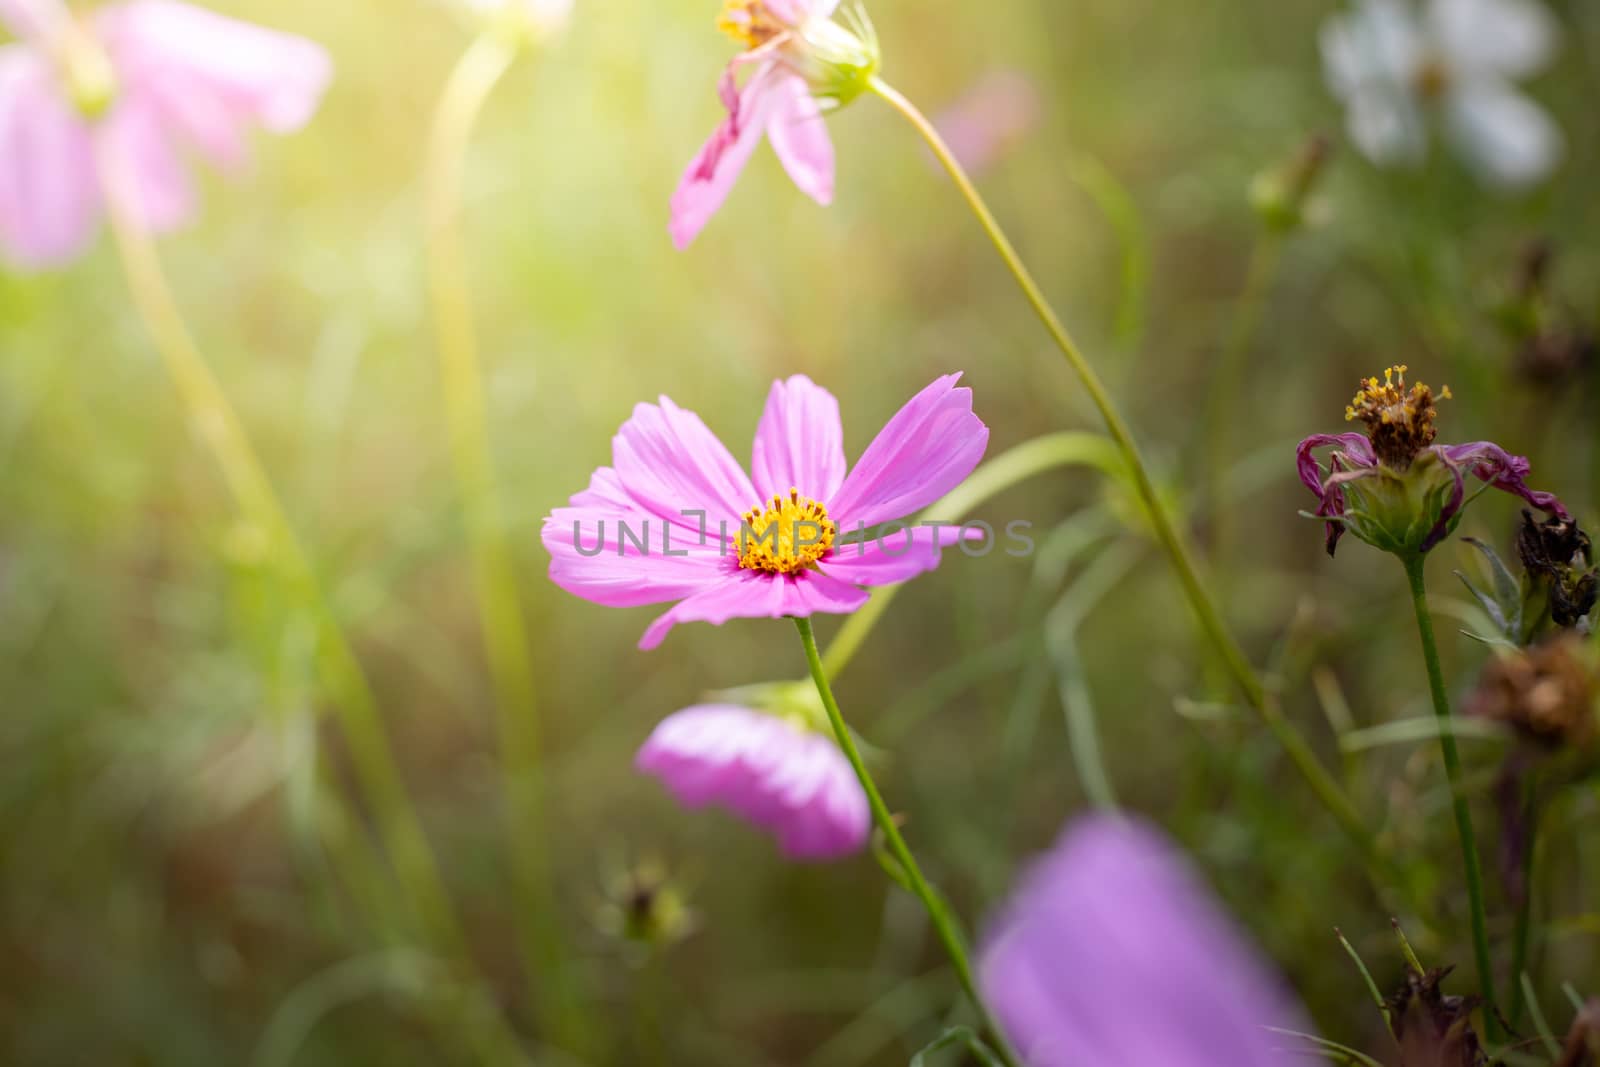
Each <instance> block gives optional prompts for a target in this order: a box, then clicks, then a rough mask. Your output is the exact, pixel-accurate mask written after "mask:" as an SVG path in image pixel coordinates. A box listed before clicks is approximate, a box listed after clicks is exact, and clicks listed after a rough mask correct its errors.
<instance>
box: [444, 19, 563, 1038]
mask: <svg viewBox="0 0 1600 1067" xmlns="http://www.w3.org/2000/svg"><path fill="white" fill-rule="evenodd" d="M524 43H525V40H524V38H523V37H522V36H520V35H517V34H513V33H511V32H507V31H506V30H504V29H499V28H491V29H489V30H486V31H485V32H484V33H483V34H482V35H480V36H479V37H478V39H477V40H475V41H474V42H473V43H472V45H471V46H470V47H469V48H468V49H467V51H466V52H465V53H464V54H463V55H462V57H461V60H460V62H458V63H457V64H456V67H455V69H454V71H453V72H452V73H451V75H450V79H449V81H448V83H447V84H446V86H445V90H444V94H443V96H442V97H441V99H440V102H439V107H438V111H437V114H436V115H435V118H434V125H433V136H432V140H431V143H430V147H429V154H428V168H427V185H426V218H427V237H428V245H427V252H428V276H429V283H430V284H429V294H430V297H431V299H432V302H433V318H434V327H435V331H436V334H437V343H438V355H439V377H440V383H441V386H442V388H443V393H444V410H445V416H446V421H447V423H448V429H449V441H450V453H451V458H452V460H453V462H454V465H455V473H456V479H457V482H458V484H459V489H460V493H461V502H462V506H463V508H464V509H465V513H466V529H467V537H468V541H469V544H470V549H471V556H472V582H473V589H474V593H475V599H476V600H477V604H478V616H479V626H480V628H481V630H482V633H483V640H484V645H485V651H486V654H487V659H488V666H489V674H490V678H491V681H492V684H493V686H494V696H495V700H494V704H495V709H496V713H497V714H496V717H497V720H498V730H499V736H500V750H501V763H502V778H503V789H504V791H505V797H504V803H505V823H506V827H505V831H506V840H507V841H508V842H509V844H508V851H509V852H510V855H511V857H512V864H513V875H514V880H515V891H516V907H515V909H514V910H515V912H516V924H517V930H518V941H519V945H520V949H521V952H522V957H523V966H524V969H525V970H526V972H527V987H528V992H529V996H530V997H531V998H533V1000H534V1003H533V1004H532V1005H531V1009H532V1010H533V1012H534V1014H535V1017H536V1018H538V1019H542V1020H546V1021H547V1023H548V1025H549V1027H550V1032H551V1033H552V1036H553V1037H554V1038H555V1039H556V1041H557V1043H560V1044H563V1045H567V1046H570V1047H572V1048H573V1049H574V1050H581V1049H583V1048H585V1047H587V1046H586V1043H585V1038H584V1035H583V1033H582V1030H583V1027H582V1024H581V1018H580V1016H579V1014H578V1011H579V1009H578V1007H577V1003H576V1000H575V998H574V994H573V991H572V988H571V982H570V979H569V974H570V968H569V965H568V959H567V952H566V947H565V945H564V943H563V935H562V932H561V926H560V923H559V921H558V918H557V915H558V913H557V908H556V894H555V891H554V885H553V880H552V877H551V872H550V862H549V855H548V850H547V848H546V842H547V826H546V820H545V817H544V811H543V800H542V795H541V794H542V788H543V783H542V776H541V773H540V768H541V759H540V755H541V748H542V745H541V737H540V723H539V715H538V707H537V695H536V687H535V683H534V669H533V663H532V659H531V657H530V655H529V640H528V626H527V621H526V618H525V617H524V614H523V610H522V606H521V603H520V602H519V600H518V598H517V587H518V585H517V576H516V568H515V566H514V565H513V563H512V558H511V553H510V551H509V549H508V546H507V544H506V539H505V533H504V531H505V523H504V517H503V516H504V513H503V509H502V507H501V504H500V497H499V492H498V480H497V477H496V474H495V469H494V457H493V453H492V450H491V447H490V441H489V431H488V420H487V418H486V416H485V410H484V397H485V392H486V391H485V388H484V380H483V367H482V362H481V360H480V358H479V355H478V343H477V335H476V332H475V330H474V328H473V321H472V298H471V289H470V286H469V284H468V281H467V255H466V245H465V241H464V239H463V236H462V231H461V212H460V203H461V188H462V173H463V170H464V169H465V165H466V157H467V152H468V149H469V147H470V144H471V139H472V130H473V127H474V125H475V124H476V122H477V119H478V116H479V115H480V114H481V113H482V110H483V107H484V104H485V103H486V102H487V100H488V98H489V94H490V93H491V92H493V90H494V88H495V86H496V85H497V84H499V82H500V80H501V79H502V78H503V77H504V76H505V74H506V72H507V71H508V70H509V69H510V67H511V64H512V63H513V62H514V61H515V60H516V58H517V56H518V54H519V53H520V52H521V51H522V47H523V44H524Z"/></svg>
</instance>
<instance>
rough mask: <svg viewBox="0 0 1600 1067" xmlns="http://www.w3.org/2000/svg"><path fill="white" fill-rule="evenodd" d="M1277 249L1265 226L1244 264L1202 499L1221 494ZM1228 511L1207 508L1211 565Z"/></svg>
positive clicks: (1210, 426)
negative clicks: (1243, 276) (1234, 428)
mask: <svg viewBox="0 0 1600 1067" xmlns="http://www.w3.org/2000/svg"><path fill="white" fill-rule="evenodd" d="M1282 252H1283V235H1282V234H1281V233H1280V232H1278V231H1276V230H1267V231H1266V232H1264V233H1263V234H1262V235H1261V236H1260V238H1258V239H1257V241H1256V243H1255V247H1254V249H1252V250H1251V252H1250V264H1249V266H1248V267H1247V268H1246V270H1245V278H1244V287H1243V288H1242V289H1241V290H1240V292H1239V299H1238V301H1237V303H1236V304H1235V305H1234V310H1233V318H1232V323H1231V325H1230V326H1229V329H1228V339H1227V341H1226V342H1225V343H1224V344H1223V347H1222V353H1221V355H1220V356H1219V357H1218V358H1217V366H1216V372H1215V374H1214V375H1213V376H1212V379H1211V393H1210V396H1209V397H1208V405H1207V410H1206V420H1205V424H1206V427H1207V431H1208V433H1207V440H1206V450H1205V466H1204V474H1203V478H1204V481H1205V485H1206V494H1207V497H1208V498H1209V499H1211V500H1221V499H1222V498H1223V479H1224V477H1225V475H1226V472H1227V470H1228V467H1229V465H1230V461H1231V459H1232V456H1231V453H1232V432H1233V424H1234V415H1235V408H1234V405H1235V403H1236V402H1237V400H1238V398H1239V394H1240V393H1241V392H1243V390H1244V383H1245V379H1246V375H1245V373H1244V371H1245V366H1246V364H1247V362H1248V360H1247V358H1246V357H1248V356H1249V354H1250V349H1251V347H1252V346H1253V344H1254V341H1255V338H1256V333H1257V331H1258V330H1259V329H1260V328H1261V316H1262V312H1263V311H1264V310H1265V308H1266V298H1267V293H1268V292H1270V291H1271V288H1272V279H1273V278H1274V277H1275V276H1276V275H1277V273H1278V262H1279V260H1280V259H1281V257H1282ZM1229 514H1230V512H1229V509H1228V508H1214V509H1212V513H1211V539H1210V543H1211V546H1212V549H1213V563H1215V559H1216V558H1218V557H1220V555H1221V553H1222V552H1223V551H1225V550H1226V548H1227V546H1228V544H1229V538H1228V533H1229V531H1228V530H1227V529H1226V524H1227V522H1228V518H1229Z"/></svg>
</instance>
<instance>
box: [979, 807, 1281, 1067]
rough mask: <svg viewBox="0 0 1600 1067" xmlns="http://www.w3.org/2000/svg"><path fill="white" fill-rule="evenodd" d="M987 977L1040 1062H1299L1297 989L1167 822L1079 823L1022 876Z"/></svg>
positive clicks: (1033, 1064)
mask: <svg viewBox="0 0 1600 1067" xmlns="http://www.w3.org/2000/svg"><path fill="white" fill-rule="evenodd" d="M978 984H979V985H980V987H981V988H982V990H983V995H984V999H985V1000H986V1001H987V1002H988V1004H989V1006H990V1007H991V1008H992V1009H993V1011H994V1013H995V1016H996V1018H997V1020H998V1022H999V1025H1000V1028H1001V1030H1003V1031H1004V1032H1005V1034H1006V1037H1007V1038H1008V1039H1009V1040H1010V1042H1011V1044H1012V1045H1013V1047H1015V1048H1016V1050H1017V1052H1018V1054H1019V1055H1020V1056H1021V1058H1022V1062H1023V1063H1024V1064H1026V1065H1027V1067H1081V1065H1083V1064H1094V1065H1095V1067H1156V1065H1160V1067H1217V1065H1222V1064H1226V1065H1227V1067H1293V1065H1295V1064H1300V1063H1304V1062H1306V1059H1305V1057H1304V1056H1299V1055H1294V1054H1292V1053H1291V1052H1290V1051H1288V1050H1286V1049H1285V1048H1284V1047H1283V1046H1284V1045H1285V1043H1286V1039H1285V1038H1284V1037H1280V1036H1278V1035H1275V1034H1274V1033H1273V1032H1272V1030H1271V1029H1269V1028H1272V1027H1279V1028H1283V1029H1287V1030H1293V1031H1295V1032H1297V1033H1307V1032H1308V1031H1307V1030H1306V1028H1305V1025H1304V1023H1303V1022H1302V1019H1303V1015H1302V1012H1301V1010H1300V1008H1299V1006H1298V1005H1297V1004H1296V1002H1295V1000H1294V998H1293V997H1292V996H1290V995H1289V993H1288V991H1287V990H1286V989H1285V987H1284V986H1283V984H1282V982H1281V981H1280V980H1279V979H1278V977H1277V976H1276V975H1275V974H1274V973H1273V972H1272V970H1271V968H1270V967H1269V966H1268V965H1267V964H1266V963H1265V962H1264V961H1263V960H1262V959H1261V958H1260V956H1259V955H1258V954H1257V952H1256V951H1255V949H1254V948H1253V947H1252V946H1251V945H1250V944H1249V942H1248V941H1246V940H1245V938H1244V936H1243V935H1242V934H1241V933H1240V932H1239V930H1238V928H1237V927H1236V925H1235V924H1234V923H1233V921H1232V920H1231V919H1230V918H1229V917H1228V915H1227V914H1226V913H1225V912H1224V911H1223V910H1222V908H1221V907H1220V906H1218V904H1217V903H1216V901H1215V899H1214V898H1213V897H1212V895H1211V893H1210V892H1209V890H1208V889H1207V887H1206V886H1205V883H1204V882H1203V881H1202V879H1201V878H1200V877H1199V876H1198V875H1197V874H1196V873H1195V871H1194V870H1193V869H1192V868H1191V867H1190V865H1189V863H1188V861H1187V860H1186V859H1185V858H1184V857H1183V855H1182V854H1181V853H1180V852H1178V851H1177V850H1176V849H1175V848H1174V847H1173V846H1172V844H1171V843H1170V842H1168V841H1167V840H1166V838H1165V837H1163V836H1162V835H1161V834H1160V833H1159V832H1158V831H1157V830H1155V829H1154V828H1152V827H1149V826H1146V825H1143V824H1141V823H1137V822H1131V821H1128V820H1124V819H1121V818H1118V817H1115V816H1095V817H1088V818H1083V819H1080V820H1079V821H1077V822H1075V823H1074V824H1072V825H1071V826H1069V827H1068V828H1067V829H1066V831H1065V832H1064V833H1063V834H1062V835H1061V839H1060V840H1059V841H1057V842H1056V844H1055V847H1054V848H1052V849H1051V850H1050V852H1049V853H1048V854H1047V855H1045V856H1044V857H1042V858H1041V859H1040V860H1038V861H1037V862H1036V863H1035V864H1034V866H1033V867H1032V868H1031V869H1030V870H1029V871H1028V872H1027V873H1026V874H1025V875H1024V876H1023V879H1022V884H1021V885H1020V886H1019V887H1018V889H1017V891H1016V892H1015V893H1014V894H1013V895H1012V897H1011V900H1010V901H1009V903H1008V904H1007V905H1006V908H1005V910H1004V911H1003V913H1002V915H1001V917H1000V920H999V922H997V923H996V924H995V925H994V927H993V928H992V929H991V930H990V931H989V934H988V937H987V938H986V939H985V942H984V947H983V950H982V952H981V954H980V956H979V960H978Z"/></svg>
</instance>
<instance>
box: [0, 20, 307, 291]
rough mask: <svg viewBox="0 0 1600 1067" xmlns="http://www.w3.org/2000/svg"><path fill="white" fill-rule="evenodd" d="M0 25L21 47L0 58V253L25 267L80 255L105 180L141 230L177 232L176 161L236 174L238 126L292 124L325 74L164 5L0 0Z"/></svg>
mask: <svg viewBox="0 0 1600 1067" xmlns="http://www.w3.org/2000/svg"><path fill="white" fill-rule="evenodd" d="M0 22H3V23H4V24H5V25H6V26H7V27H9V28H10V29H11V30H12V31H13V32H14V33H16V34H17V36H18V37H19V38H20V43H18V44H12V45H7V46H5V47H3V48H0V253H3V254H4V255H5V257H6V258H8V259H11V260H13V261H15V262H16V263H17V264H18V265H21V266H23V267H29V268H40V267H47V266H52V265H56V264H60V263H63V262H66V261H68V260H70V259H72V258H73V257H75V256H77V255H78V254H79V253H81V252H82V251H83V250H84V249H85V248H86V247H87V246H88V245H89V243H90V242H91V241H92V240H93V238H94V235H95V232H96V230H97V228H98V226H99V222H100V217H101V213H102V211H103V210H104V207H105V197H106V195H107V191H106V188H105V185H104V182H103V178H104V177H105V176H106V175H107V174H112V175H115V176H116V182H117V186H118V189H119V191H120V195H123V196H125V197H126V206H127V210H128V211H129V212H130V214H131V215H132V216H133V217H134V218H135V219H137V220H138V221H139V222H140V223H141V224H142V225H144V226H145V227H147V228H148V229H149V230H151V231H154V232H162V231H167V230H171V229H173V228H175V227H178V226H181V225H182V224H184V223H185V222H187V221H188V220H189V219H190V218H191V217H193V215H194V212H195V191H194V187H193V185H192V183H191V180H190V178H189V175H188V173H187V170H186V167H185V160H184V156H185V154H187V153H188V152H195V153H198V154H199V155H201V156H203V157H204V158H205V159H207V160H208V161H210V162H211V163H212V164H213V165H215V166H216V167H218V168H220V169H222V170H223V171H226V172H235V171H238V170H239V169H241V168H242V167H243V166H244V165H245V164H246V163H247V161H248V145H247V143H246V135H247V133H248V132H249V130H250V129H251V128H252V127H256V126H259V127H262V128H264V129H266V130H270V131H272V132H275V133H288V132H292V131H294V130H297V129H299V128H300V127H301V126H303V125H305V123H306V122H307V121H308V120H309V119H310V117H311V115H312V114H313V113H314V112H315V110H316V108H317V105H318V103H319V101H320V100H321V97H322V93H323V90H324V89H325V88H326V86H327V84H328V80H329V77H330V75H331V65H330V63H329V60H328V56H327V54H326V53H325V52H324V51H323V50H322V48H321V47H319V46H318V45H316V44H313V43H311V42H310V41H306V40H303V39H301V38H299V37H292V36H289V35H288V34H283V33H278V32H276V31H273V30H268V29H263V28H260V27H257V26H252V25H249V24H248V23H244V22H239V21H237V20H235V19H230V18H225V17H223V16H221V15H215V14H212V13H210V12H208V11H204V10H201V9H200V8H196V7H192V6H190V5H188V4H183V3H178V2H177V0H128V2H126V3H120V4H111V5H108V6H106V7H103V8H101V9H99V10H98V11H95V12H94V13H92V14H91V15H87V16H84V17H83V18H82V19H80V18H78V17H76V16H75V15H74V14H72V13H71V12H70V11H68V10H67V8H66V7H65V5H64V4H63V3H62V2H61V0H0ZM97 156H98V157H99V158H98V161H97Z"/></svg>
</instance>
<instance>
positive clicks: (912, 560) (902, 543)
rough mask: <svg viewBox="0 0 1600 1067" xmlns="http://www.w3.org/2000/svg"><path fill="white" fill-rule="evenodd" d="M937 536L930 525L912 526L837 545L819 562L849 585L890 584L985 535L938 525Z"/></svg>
mask: <svg viewBox="0 0 1600 1067" xmlns="http://www.w3.org/2000/svg"><path fill="white" fill-rule="evenodd" d="M845 532H846V533H849V532H850V531H848V530H847V531H845ZM937 534H938V536H937V539H935V530H934V528H933V527H931V526H913V527H909V528H907V529H904V530H895V531H891V532H889V533H886V534H884V535H882V536H879V537H873V538H869V539H867V540H865V541H858V542H856V543H855V544H849V545H836V546H834V549H833V551H832V552H831V553H830V554H829V555H828V557H827V558H826V559H824V560H823V561H822V569H823V571H824V572H826V573H827V574H830V575H832V576H833V577H835V578H838V579H840V580H842V581H846V582H849V583H851V584H852V585H890V584H892V583H894V582H903V581H905V580H906V579H908V578H915V577H916V576H917V575H919V574H921V573H923V572H924V571H931V570H933V569H934V568H935V567H937V566H939V558H940V549H944V548H949V547H950V546H952V545H954V544H957V543H959V542H960V541H963V540H966V541H974V542H975V541H982V540H984V538H985V536H986V535H985V534H984V531H983V530H981V529H972V530H965V531H964V530H963V529H962V528H961V527H959V526H940V527H939V528H938V530H937ZM990 550H991V551H992V546H991V549H990Z"/></svg>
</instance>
